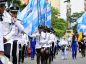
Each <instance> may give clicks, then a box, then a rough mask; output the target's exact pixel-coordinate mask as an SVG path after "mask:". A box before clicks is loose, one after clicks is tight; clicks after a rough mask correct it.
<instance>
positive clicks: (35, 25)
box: [32, 0, 39, 32]
mask: <svg viewBox="0 0 86 64" xmlns="http://www.w3.org/2000/svg"><path fill="white" fill-rule="evenodd" d="M33 6H34V8H33V12H32V14H33V20H32V32H35V31H37V30H38V24H39V20H38V18H39V17H38V0H34V5H33Z"/></svg>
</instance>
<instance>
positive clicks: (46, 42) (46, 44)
mask: <svg viewBox="0 0 86 64" xmlns="http://www.w3.org/2000/svg"><path fill="white" fill-rule="evenodd" d="M49 40H50V33H48V32H46V38H45V44H44V45H43V47H50V44H49V42H48V41H49Z"/></svg>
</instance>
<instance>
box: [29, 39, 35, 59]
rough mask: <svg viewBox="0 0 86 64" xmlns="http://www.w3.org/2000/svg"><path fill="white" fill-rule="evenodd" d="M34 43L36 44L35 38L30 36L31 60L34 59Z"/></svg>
mask: <svg viewBox="0 0 86 64" xmlns="http://www.w3.org/2000/svg"><path fill="white" fill-rule="evenodd" d="M35 45H36V38H35V37H33V38H31V41H30V49H31V60H34V56H35Z"/></svg>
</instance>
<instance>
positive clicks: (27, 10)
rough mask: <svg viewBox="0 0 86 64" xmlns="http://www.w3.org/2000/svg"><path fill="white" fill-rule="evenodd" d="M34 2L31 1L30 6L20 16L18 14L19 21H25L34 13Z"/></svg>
mask: <svg viewBox="0 0 86 64" xmlns="http://www.w3.org/2000/svg"><path fill="white" fill-rule="evenodd" d="M33 1H34V0H30V1H29V4H28V5H27V6H26V7H25V8H24V9H23V10H22V11H21V12H20V14H18V16H17V18H18V19H19V20H21V21H23V20H24V19H25V18H26V17H27V16H28V15H29V14H30V13H31V12H32V8H33Z"/></svg>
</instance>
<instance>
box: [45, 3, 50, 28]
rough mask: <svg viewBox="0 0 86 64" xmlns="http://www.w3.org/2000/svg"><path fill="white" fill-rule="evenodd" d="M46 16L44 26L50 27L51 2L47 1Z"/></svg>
mask: <svg viewBox="0 0 86 64" xmlns="http://www.w3.org/2000/svg"><path fill="white" fill-rule="evenodd" d="M46 18H47V20H46V21H45V26H47V27H48V28H51V4H50V3H47V11H46Z"/></svg>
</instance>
